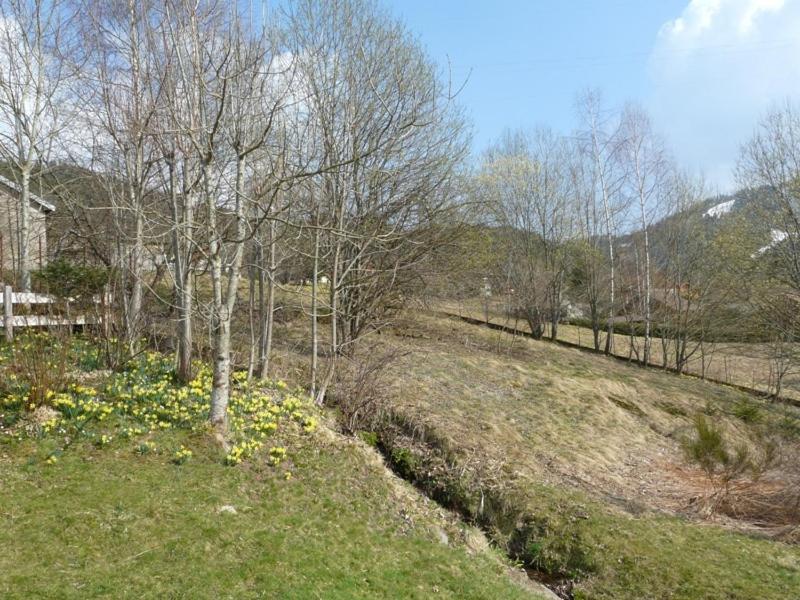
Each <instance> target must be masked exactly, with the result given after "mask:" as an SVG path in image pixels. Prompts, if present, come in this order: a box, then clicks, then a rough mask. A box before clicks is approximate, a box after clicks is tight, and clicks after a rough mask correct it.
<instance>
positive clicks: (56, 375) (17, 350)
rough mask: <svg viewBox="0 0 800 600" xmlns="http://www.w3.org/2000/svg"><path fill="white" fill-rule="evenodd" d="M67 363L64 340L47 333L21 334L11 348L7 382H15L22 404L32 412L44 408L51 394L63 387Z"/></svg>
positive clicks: (66, 346)
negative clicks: (23, 398)
mask: <svg viewBox="0 0 800 600" xmlns="http://www.w3.org/2000/svg"><path fill="white" fill-rule="evenodd" d="M70 363H71V360H70V344H69V342H68V340H65V339H62V338H60V337H57V336H55V335H51V334H47V333H25V334H23V335H21V336H19V337H17V339H16V341H15V342H14V344H13V346H12V347H11V350H10V356H9V362H8V364H7V366H6V373H7V381H9V380H10V381H14V382H17V384H18V385H19V386H21V389H20V390H19V391H20V392H21V393H22V394H23V395H24V397H25V398H26V400H27V402H26V405H27V406H28V408H30V409H35V408H38V407H39V406H43V405H48V404H49V403H50V400H51V398H52V397H53V396H54V394H56V393H57V392H61V391H63V390H65V389H66V388H67V386H68V384H69V377H68V374H67V371H68V368H69V365H70ZM8 375H12V376H13V377H8ZM6 391H8V390H6Z"/></svg>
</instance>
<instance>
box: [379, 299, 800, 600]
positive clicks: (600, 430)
mask: <svg viewBox="0 0 800 600" xmlns="http://www.w3.org/2000/svg"><path fill="white" fill-rule="evenodd" d="M395 334H396V339H395V343H396V344H398V345H399V346H400V347H402V348H403V349H404V350H405V351H406V352H407V354H406V355H405V356H404V358H403V359H402V361H401V363H400V364H398V365H397V366H396V367H395V369H393V375H392V383H391V389H392V401H393V406H394V408H393V410H394V411H395V414H394V417H393V418H394V421H395V422H396V423H399V424H400V425H399V426H398V428H397V431H396V432H395V433H394V434H393V435H391V434H390V436H389V440H388V441H387V443H386V444H387V446H388V449H389V452H390V453H391V454H392V456H393V457H394V458H395V463H396V468H398V470H400V471H401V472H405V474H406V475H407V476H408V477H409V478H411V479H414V480H416V481H417V484H418V485H419V486H420V487H422V488H424V489H427V490H428V492H429V493H431V494H432V495H434V496H435V497H438V498H440V499H441V500H443V501H445V502H450V503H452V504H454V505H456V506H457V507H458V508H459V510H461V511H462V512H464V513H466V514H469V515H471V517H472V518H473V519H475V520H476V521H477V522H480V523H482V525H483V526H484V528H486V529H487V530H488V531H490V532H491V533H492V536H493V538H494V539H495V540H496V541H498V543H500V544H501V545H504V546H505V547H506V548H508V549H509V550H510V551H511V553H512V554H515V555H516V556H517V557H519V558H521V559H523V560H525V561H527V562H528V564H529V565H530V566H531V567H532V568H533V569H534V570H536V571H538V575H539V576H541V577H542V578H547V577H550V578H553V579H555V580H558V579H559V578H561V582H560V583H558V581H557V583H556V585H555V587H556V588H558V585H561V586H562V589H564V590H565V595H566V594H568V593H572V594H574V596H575V597H581V598H722V597H726V598H756V597H758V598H776V599H778V598H787V597H791V596H792V595H795V594H796V593H797V591H798V590H800V549H798V547H797V546H796V545H793V543H790V542H796V541H797V524H798V515H797V514H796V512H794V513H792V511H791V510H790V509H787V508H786V507H785V506H784V507H781V505H780V502H779V499H780V498H782V497H784V495H785V494H791V493H795V494H796V492H797V490H798V489H800V488H798V485H800V478H799V477H798V472H797V469H796V461H794V460H790V461H788V463H787V464H784V465H782V466H781V467H777V468H775V469H771V470H769V471H768V472H766V473H764V475H763V477H762V478H760V480H759V481H758V482H757V483H754V484H752V485H749V486H748V485H745V484H742V487H741V488H740V489H736V490H734V491H733V492H732V493H731V494H730V495H729V496H727V497H726V499H725V502H724V503H722V504H720V505H719V506H717V507H716V510H714V511H713V513H711V512H710V511H709V510H708V508H709V507H708V505H707V503H706V499H707V498H709V497H710V496H711V495H712V491H713V490H712V489H711V486H710V483H709V480H708V479H707V478H706V477H705V476H704V475H703V473H702V471H701V470H700V469H699V468H697V467H696V466H694V465H692V464H689V463H688V462H687V461H686V459H685V456H684V453H683V451H682V448H681V442H682V440H683V439H686V438H688V437H689V436H691V434H692V431H693V419H694V417H695V415H697V414H702V415H704V416H705V417H706V418H707V419H709V420H710V421H711V422H713V423H715V424H716V426H718V427H719V428H721V429H722V430H723V431H724V432H725V435H726V437H727V439H729V440H737V441H745V442H746V443H747V444H750V445H752V447H757V446H758V444H759V443H760V442H759V440H760V439H762V436H764V435H772V434H775V435H776V436H777V437H776V439H777V440H778V442H777V443H779V444H780V445H781V449H782V452H785V453H787V456H795V457H796V454H794V453H796V451H797V445H798V432H799V431H800V413H798V412H797V410H796V409H793V408H790V407H786V406H782V405H773V404H769V403H767V402H764V401H760V400H757V399H754V398H753V397H751V396H749V395H747V394H744V393H742V392H738V391H736V390H734V389H731V388H728V387H725V386H719V385H715V384H712V383H708V382H704V381H701V380H698V379H695V378H688V377H679V376H675V375H671V374H665V373H661V372H659V371H657V370H653V369H642V368H640V367H636V366H633V365H627V364H625V363H621V362H619V361H616V360H614V359H609V358H606V357H601V356H597V355H592V354H586V353H583V352H581V351H579V350H575V349H569V348H563V347H559V346H556V345H553V344H549V343H546V342H536V341H533V340H529V339H525V338H520V337H516V338H514V337H512V336H510V335H508V334H504V333H499V332H495V331H492V330H489V329H486V328H481V327H478V326H474V325H469V324H465V323H463V322H461V321H459V320H453V319H450V320H447V319H443V318H438V317H433V316H420V315H418V314H417V315H409V317H408V318H407V319H406V320H405V321H404V322H403V323H402V324H401V325H398V327H397V329H396V330H395ZM776 432H780V433H776ZM432 472H433V473H436V476H435V477H431V476H430V475H429V474H430V473H432ZM764 506H772V507H774V509H773V510H765V509H764ZM759 507H760V508H759ZM570 590H571V592H570Z"/></svg>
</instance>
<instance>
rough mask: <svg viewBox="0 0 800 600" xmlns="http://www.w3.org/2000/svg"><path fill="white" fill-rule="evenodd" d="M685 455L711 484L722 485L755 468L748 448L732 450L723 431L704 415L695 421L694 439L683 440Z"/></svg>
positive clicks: (698, 416) (744, 446)
mask: <svg viewBox="0 0 800 600" xmlns="http://www.w3.org/2000/svg"><path fill="white" fill-rule="evenodd" d="M684 451H685V452H686V456H687V458H688V459H689V460H691V461H692V462H694V463H696V464H697V465H698V466H699V467H700V468H701V469H703V471H704V472H705V473H706V475H707V476H708V478H709V479H710V480H711V481H712V482H715V483H717V482H719V483H721V484H723V485H727V484H728V483H729V482H730V481H731V480H732V479H733V478H735V477H736V476H738V475H741V474H743V473H744V472H745V471H747V470H748V469H751V468H752V467H753V463H752V462H751V456H750V450H749V449H748V447H747V446H746V445H745V444H738V445H737V446H736V447H735V448H733V449H732V450H731V449H730V448H729V444H728V442H727V441H726V439H725V436H724V434H723V432H722V430H721V429H720V428H718V427H716V426H715V425H714V424H713V423H711V422H710V421H709V420H708V419H706V417H705V416H704V415H702V414H698V415H697V416H696V417H695V420H694V436H693V437H690V438H687V439H686V440H684Z"/></svg>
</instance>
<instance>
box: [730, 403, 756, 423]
mask: <svg viewBox="0 0 800 600" xmlns="http://www.w3.org/2000/svg"><path fill="white" fill-rule="evenodd" d="M733 414H734V415H736V417H738V418H739V419H741V420H742V421H744V422H745V423H757V422H758V421H760V420H761V409H760V408H759V407H758V405H757V404H755V403H754V402H748V401H747V400H742V401H741V402H739V403H738V404H737V405H736V406H734V407H733Z"/></svg>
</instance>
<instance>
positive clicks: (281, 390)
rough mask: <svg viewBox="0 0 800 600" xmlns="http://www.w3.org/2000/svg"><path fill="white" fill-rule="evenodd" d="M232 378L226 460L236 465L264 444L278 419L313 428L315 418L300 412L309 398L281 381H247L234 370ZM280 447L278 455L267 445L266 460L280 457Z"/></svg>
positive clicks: (275, 462)
mask: <svg viewBox="0 0 800 600" xmlns="http://www.w3.org/2000/svg"><path fill="white" fill-rule="evenodd" d="M233 382H234V386H233V393H232V395H231V403H230V406H229V415H230V416H229V425H230V429H231V431H232V433H233V437H234V439H235V443H234V444H233V446H232V447H231V448H230V450H229V452H228V455H227V457H226V462H227V463H228V464H230V465H237V464H239V463H241V462H242V461H244V460H247V459H248V458H250V457H252V456H253V455H254V454H255V453H257V452H258V451H259V450H261V449H262V448H264V446H265V441H266V438H267V437H269V436H270V435H271V434H273V433H275V431H277V429H278V427H279V424H280V423H281V422H282V421H285V420H289V421H294V422H295V423H297V424H298V425H299V426H300V427H301V428H302V430H303V431H305V432H306V433H311V432H313V431H314V429H316V427H317V420H316V419H315V418H314V417H312V416H310V415H308V414H307V413H306V412H304V410H306V409H307V407H308V404H309V402H308V401H306V400H303V399H301V393H300V392H299V391H295V392H293V393H292V392H290V391H289V386H288V385H287V384H286V383H285V382H283V381H277V382H263V381H258V382H248V381H247V377H246V373H236V374H234V377H233ZM281 450H283V454H280V455H278V454H276V453H275V452H276V451H277V450H276V448H275V447H272V448H271V449H270V452H269V462H270V464H272V465H274V466H277V465H279V464H280V463H281V462H282V461H283V459H284V458H285V455H286V452H285V449H281Z"/></svg>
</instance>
